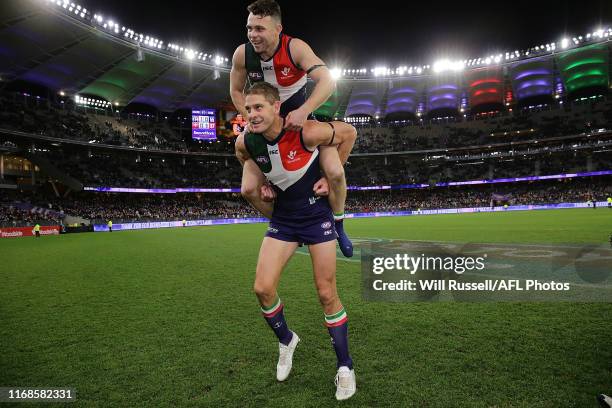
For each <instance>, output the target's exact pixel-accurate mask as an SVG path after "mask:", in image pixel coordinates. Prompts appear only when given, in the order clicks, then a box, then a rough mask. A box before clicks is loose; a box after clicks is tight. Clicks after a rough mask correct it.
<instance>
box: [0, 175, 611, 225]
mask: <svg viewBox="0 0 612 408" xmlns="http://www.w3.org/2000/svg"><path fill="white" fill-rule="evenodd" d="M494 195H500V196H505V198H504V200H503V201H501V202H503V203H504V204H509V205H521V204H546V203H559V202H587V201H589V200H594V201H605V200H606V198H607V197H609V196H610V195H612V177H610V176H604V177H592V178H586V179H565V180H548V181H538V182H529V183H527V182H522V183H502V184H495V185H475V186H461V187H436V188H413V189H402V190H382V191H380V190H379V191H354V190H352V191H350V192H349V194H348V199H347V204H346V211H347V212H374V211H416V210H419V209H420V210H424V209H435V208H457V207H489V206H491V205H500V203H501V202H500V201H496V202H493V201H492V198H493V197H494ZM24 207H30V208H38V209H39V210H38V212H37V213H33V212H31V211H27V210H20V209H19V208H24ZM43 208H44V209H48V210H49V212H50V213H53V214H62V215H68V216H74V217H80V218H84V219H86V220H91V221H92V222H94V223H106V222H107V221H108V220H113V221H114V222H121V221H151V220H158V221H162V220H163V221H180V220H183V219H186V220H192V219H211V218H243V217H258V216H259V214H258V213H257V212H256V211H255V210H254V209H253V208H252V207H251V206H250V205H249V204H248V203H247V202H246V201H245V200H244V199H243V198H242V197H241V196H240V194H231V193H208V194H200V193H198V194H193V193H182V194H138V193H137V194H126V193H95V192H81V193H78V194H71V195H68V196H67V197H63V198H60V197H55V196H53V195H52V194H49V193H46V194H43V193H41V192H38V193H30V194H28V193H23V192H13V193H11V194H4V197H3V199H2V201H0V225H4V226H13V225H17V224H19V225H22V224H26V225H31V224H33V223H35V222H40V221H45V222H46V223H47V224H48V223H49V222H51V223H56V224H57V223H59V222H61V220H62V218H61V217H57V216H54V217H53V216H48V215H45V214H42V213H41V211H40V209H43Z"/></svg>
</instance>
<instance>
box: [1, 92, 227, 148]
mask: <svg viewBox="0 0 612 408" xmlns="http://www.w3.org/2000/svg"><path fill="white" fill-rule="evenodd" d="M166 118H167V116H163V117H162V118H158V117H157V116H153V115H149V114H142V115H141V114H134V113H117V112H116V111H114V110H113V109H111V108H109V109H106V110H104V109H99V108H98V109H95V108H85V107H82V106H76V105H75V104H74V103H73V102H72V101H71V100H64V101H61V103H58V102H57V101H56V102H51V101H48V100H46V99H41V98H34V97H30V96H28V95H24V94H14V93H11V94H0V128H4V129H9V130H17V131H21V132H26V133H32V134H34V135H43V136H49V137H54V138H60V139H69V140H76V141H81V142H87V143H95V144H105V145H115V146H123V147H130V148H139V149H147V150H162V151H165V150H169V151H179V152H185V151H188V150H189V151H207V152H230V151H232V150H233V144H232V143H231V142H230V141H229V140H227V139H223V140H218V141H215V142H212V143H211V142H205V143H195V142H193V143H187V142H186V140H189V139H190V137H191V121H190V120H184V118H182V119H181V120H179V119H178V118H176V117H175V118H173V119H174V120H172V121H169V120H167V119H166Z"/></svg>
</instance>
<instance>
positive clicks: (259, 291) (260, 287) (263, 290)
mask: <svg viewBox="0 0 612 408" xmlns="http://www.w3.org/2000/svg"><path fill="white" fill-rule="evenodd" d="M253 291H254V292H255V295H256V296H257V298H258V299H259V300H260V301H262V302H264V303H265V301H266V300H273V299H274V297H275V295H276V293H275V292H276V291H275V290H274V287H273V286H272V285H269V284H266V283H264V282H259V281H255V283H254V284H253Z"/></svg>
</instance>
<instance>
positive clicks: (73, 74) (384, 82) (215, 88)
mask: <svg viewBox="0 0 612 408" xmlns="http://www.w3.org/2000/svg"><path fill="white" fill-rule="evenodd" d="M0 22H1V23H2V24H1V25H0V55H2V58H0V77H1V78H2V81H3V82H5V81H9V82H10V81H13V80H23V81H27V82H31V83H36V84H39V85H42V86H45V87H46V88H48V89H50V90H52V91H53V92H58V93H59V92H61V93H62V95H63V96H65V97H66V98H73V99H75V98H76V97H77V96H79V97H84V98H90V99H93V100H96V101H99V102H96V103H97V104H98V105H99V106H105V107H108V108H109V109H111V108H112V107H121V108H123V107H125V106H127V105H129V104H133V103H142V104H147V105H150V106H152V107H154V108H156V109H158V110H160V111H163V112H173V111H176V110H177V109H191V108H203V107H213V106H217V105H218V104H219V103H223V102H225V101H228V100H229V92H228V90H229V77H228V71H229V66H228V61H227V58H225V57H220V56H213V55H212V54H208V53H203V52H200V51H197V50H192V49H189V48H188V47H181V46H178V45H176V44H170V43H164V42H163V41H160V40H158V39H156V38H153V36H150V35H146V36H145V35H142V34H139V33H136V32H135V31H134V30H132V29H131V28H127V27H124V26H120V25H119V24H118V23H117V22H116V21H111V20H106V19H104V18H103V17H102V16H101V15H99V14H93V13H92V12H91V10H86V9H84V8H81V6H79V5H75V4H74V3H71V2H68V1H66V0H56V1H50V0H4V1H3V2H2V11H1V12H0ZM236 28H238V25H237V26H236ZM610 38H612V37H611V31H610V30H609V29H600V30H597V31H596V32H594V33H592V34H591V33H589V34H588V35H585V37H584V38H583V37H582V36H578V37H574V38H572V39H571V41H570V39H569V38H568V39H563V40H561V41H560V42H559V43H550V44H546V45H541V46H536V47H532V48H529V49H527V50H523V51H518V50H517V51H513V52H506V53H505V54H504V53H501V54H498V55H491V56H488V57H485V58H475V59H469V60H468V59H466V60H462V61H456V62H451V61H439V62H437V63H434V64H433V68H432V65H422V66H420V67H411V68H408V67H400V68H398V69H389V68H384V67H377V68H372V69H358V70H351V69H334V70H333V71H334V73H335V74H336V76H337V77H338V90H337V92H336V93H335V94H334V95H333V96H332V97H331V98H330V100H328V101H327V102H326V103H325V104H324V105H323V106H322V107H321V108H320V109H319V110H318V111H317V114H318V115H319V116H320V117H326V118H336V117H337V118H349V117H352V118H356V119H357V120H361V119H363V118H367V119H375V118H387V119H389V120H391V119H397V118H399V119H405V118H415V117H424V116H430V117H437V116H445V115H455V114H462V113H463V114H466V115H467V114H469V113H474V112H478V111H483V110H485V111H486V110H491V109H509V108H512V107H514V106H516V105H523V104H527V105H528V104H530V103H531V102H532V101H542V100H544V101H546V100H550V101H553V100H557V99H558V100H559V101H564V100H565V101H567V100H568V99H572V98H575V97H579V96H584V95H596V94H602V93H604V92H607V89H608V88H609V85H610V69H609V67H610V52H611V49H610V42H609V39H610ZM347 45H348V46H350V44H347ZM328 64H330V65H333V62H330V61H328ZM79 100H81V99H79Z"/></svg>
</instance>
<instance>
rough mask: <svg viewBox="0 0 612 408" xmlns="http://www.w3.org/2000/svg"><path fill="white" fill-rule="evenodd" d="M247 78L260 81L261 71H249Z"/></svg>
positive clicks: (261, 78) (261, 77)
mask: <svg viewBox="0 0 612 408" xmlns="http://www.w3.org/2000/svg"><path fill="white" fill-rule="evenodd" d="M249 78H251V79H252V80H253V81H261V80H263V74H262V73H261V72H249Z"/></svg>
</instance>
